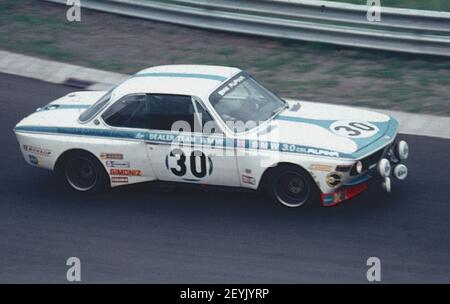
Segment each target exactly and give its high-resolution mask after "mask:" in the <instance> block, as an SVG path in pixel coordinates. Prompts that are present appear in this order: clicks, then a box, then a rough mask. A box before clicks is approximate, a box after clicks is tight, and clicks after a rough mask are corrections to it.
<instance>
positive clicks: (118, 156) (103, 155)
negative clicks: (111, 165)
mask: <svg viewBox="0 0 450 304" xmlns="http://www.w3.org/2000/svg"><path fill="white" fill-rule="evenodd" d="M100 158H101V159H123V154H120V153H100Z"/></svg>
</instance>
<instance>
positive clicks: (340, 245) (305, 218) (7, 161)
mask: <svg viewBox="0 0 450 304" xmlns="http://www.w3.org/2000/svg"><path fill="white" fill-rule="evenodd" d="M76 90H77V89H74V88H71V87H65V86H61V85H53V84H48V83H44V82H40V81H36V80H31V79H26V78H21V77H16V76H10V75H5V74H0V107H1V120H0V124H1V130H2V132H1V135H0V136H1V138H0V140H1V143H2V144H1V146H0V149H1V150H0V151H1V153H0V159H1V164H2V166H1V167H2V174H1V175H0V283H18V282H26V283H30V282H33V283H37V282H40V283H48V282H54V283H65V282H66V271H67V268H68V267H67V266H66V260H67V258H69V257H72V256H76V257H79V258H80V259H81V264H82V271H81V278H82V282H141V283H302V282H303V283H311V282H328V283H340V282H355V283H365V282H367V280H366V271H367V269H368V267H367V266H366V260H367V259H368V258H369V257H371V256H375V257H379V258H380V259H381V267H382V268H381V269H382V270H381V277H382V281H383V282H385V283H391V282H405V283H406V282H443V283H449V282H450V184H449V181H450V172H449V168H450V157H449V154H450V141H449V140H442V139H436V138H428V137H418V136H403V137H404V138H406V139H407V140H408V141H409V144H410V147H411V157H410V160H409V162H408V163H409V169H410V176H409V178H408V179H407V180H406V181H405V182H403V183H399V182H394V184H393V193H391V194H390V195H387V194H384V193H383V192H382V190H381V186H380V185H378V183H377V184H372V185H371V187H370V188H369V190H368V191H367V192H365V193H364V194H362V195H361V196H359V197H357V198H355V199H353V200H350V201H348V202H345V203H343V204H341V205H339V206H337V207H334V208H319V209H317V210H313V211H308V212H299V211H298V210H293V209H287V208H286V209H285V208H281V207H278V206H276V205H273V204H272V203H271V202H266V201H265V200H264V199H263V198H262V197H261V196H258V195H255V194H253V193H241V192H237V191H221V190H205V191H201V190H195V189H184V188H182V189H177V190H176V191H172V192H170V193H166V192H164V191H161V190H158V189H154V187H153V186H152V185H151V184H140V185H135V186H128V187H123V188H120V189H115V190H112V191H110V192H108V193H105V194H102V195H98V196H83V195H80V194H77V193H74V192H73V191H71V190H70V189H69V188H68V187H66V185H65V184H64V182H63V181H62V180H60V179H58V178H57V176H56V175H53V173H52V172H49V171H45V170H39V169H35V168H32V167H30V166H29V165H27V164H26V163H25V161H24V160H23V159H22V156H21V154H20V151H19V146H18V144H17V142H16V139H15V137H14V134H13V132H12V129H13V127H14V125H15V124H16V123H17V122H18V121H19V120H20V119H21V118H22V117H23V116H25V115H27V114H29V113H31V112H32V111H34V110H35V108H37V107H38V106H41V105H44V104H46V103H48V102H49V101H51V100H53V99H55V98H57V97H59V96H61V95H63V94H65V93H68V92H70V91H76ZM443 127H449V126H443Z"/></svg>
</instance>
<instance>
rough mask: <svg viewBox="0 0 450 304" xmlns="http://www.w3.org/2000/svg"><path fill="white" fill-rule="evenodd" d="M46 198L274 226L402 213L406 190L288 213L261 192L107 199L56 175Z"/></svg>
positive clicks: (148, 190)
mask: <svg viewBox="0 0 450 304" xmlns="http://www.w3.org/2000/svg"><path fill="white" fill-rule="evenodd" d="M33 186H37V187H38V188H39V189H40V192H41V193H45V194H44V195H46V196H49V199H50V200H51V201H57V202H58V203H59V204H61V203H63V204H69V205H70V206H72V207H74V208H76V206H83V208H86V206H89V208H92V209H93V210H97V211H99V212H101V210H102V209H103V210H108V209H110V208H114V209H120V210H122V211H123V212H125V213H127V212H132V213H133V212H134V211H139V212H141V213H142V214H145V213H148V214H155V213H156V212H157V213H159V214H161V213H167V214H170V213H173V214H178V215H186V216H189V215H192V214H196V215H204V216H220V215H228V216H236V217H240V218H251V219H253V220H255V219H258V218H259V219H261V220H268V219H270V221H272V220H275V219H280V220H281V219H283V220H289V219H291V220H295V221H297V220H300V219H303V220H304V219H308V221H309V220H330V219H338V220H343V219H344V220H352V219H354V218H357V217H359V216H363V217H364V216H367V215H369V216H377V215H381V214H385V213H386V212H388V211H389V210H391V211H392V209H393V208H394V209H398V208H400V207H399V204H401V202H402V195H403V194H404V193H405V192H406V189H403V188H401V187H398V188H397V189H395V191H393V193H390V194H386V193H384V192H383V190H382V189H381V186H380V185H379V183H378V182H372V183H371V184H370V185H369V189H368V190H367V191H366V192H364V193H362V194H361V195H360V196H358V197H355V198H353V199H351V200H348V201H345V202H343V203H341V204H339V205H337V206H334V207H318V208H314V209H313V210H306V211H304V210H300V209H296V208H287V207H284V206H281V205H277V204H275V203H273V202H271V201H269V200H268V199H267V198H266V197H265V196H264V195H263V194H261V193H259V192H256V191H247V190H237V189H233V188H231V189H230V188H225V189H224V188H216V187H199V186H195V187H193V186H187V185H179V184H176V185H173V184H170V185H169V186H170V187H167V184H160V183H154V182H148V183H140V184H134V185H127V186H123V187H117V188H114V189H110V190H108V191H106V192H104V193H100V194H95V195H86V194H83V193H78V192H75V191H73V190H72V189H70V188H69V187H68V186H67V185H66V184H65V183H64V181H62V180H61V178H58V176H57V175H55V174H48V175H47V174H46V175H45V177H43V178H42V179H39V181H38V182H36V184H34V185H33Z"/></svg>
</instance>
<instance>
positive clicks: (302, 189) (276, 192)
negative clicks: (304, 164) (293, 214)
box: [266, 166, 320, 209]
mask: <svg viewBox="0 0 450 304" xmlns="http://www.w3.org/2000/svg"><path fill="white" fill-rule="evenodd" d="M266 191H267V192H268V193H269V195H270V197H271V199H272V200H273V201H275V202H276V203H279V204H282V205H284V206H287V207H291V208H301V209H310V208H312V207H314V206H319V204H320V195H319V194H320V192H319V190H318V188H317V185H316V183H315V182H314V180H313V179H312V178H311V176H310V175H309V173H308V172H306V171H305V170H303V169H301V168H299V167H296V166H279V167H276V168H274V169H272V171H271V172H270V174H269V178H268V180H267V183H266Z"/></svg>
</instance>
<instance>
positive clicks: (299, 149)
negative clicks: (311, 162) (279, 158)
mask: <svg viewBox="0 0 450 304" xmlns="http://www.w3.org/2000/svg"><path fill="white" fill-rule="evenodd" d="M280 151H282V152H294V153H303V154H314V155H323V156H330V157H339V152H337V151H329V150H323V149H315V148H308V147H303V146H299V145H296V144H282V145H281V149H280Z"/></svg>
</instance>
